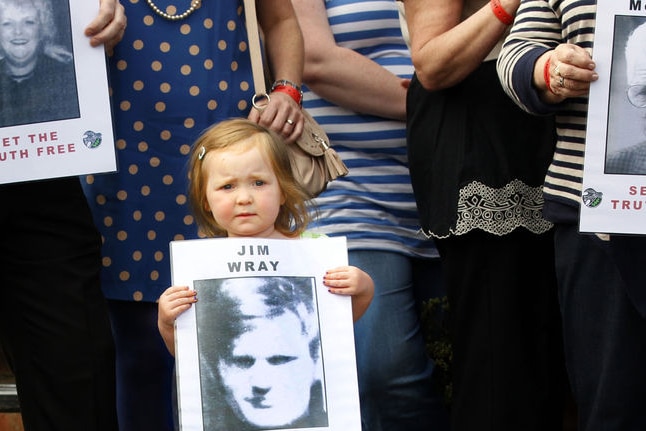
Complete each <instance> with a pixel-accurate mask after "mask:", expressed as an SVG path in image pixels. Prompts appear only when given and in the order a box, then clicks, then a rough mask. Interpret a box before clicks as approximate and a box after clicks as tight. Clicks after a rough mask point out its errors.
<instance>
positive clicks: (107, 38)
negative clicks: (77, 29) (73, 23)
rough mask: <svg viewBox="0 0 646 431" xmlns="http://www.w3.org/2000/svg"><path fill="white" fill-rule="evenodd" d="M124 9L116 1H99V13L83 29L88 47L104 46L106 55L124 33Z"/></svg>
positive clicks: (125, 22) (125, 21)
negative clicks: (88, 41) (88, 39)
mask: <svg viewBox="0 0 646 431" xmlns="http://www.w3.org/2000/svg"><path fill="white" fill-rule="evenodd" d="M126 24H127V19H126V12H125V8H124V7H123V5H122V4H121V3H119V1H118V0H101V1H100V3H99V13H98V15H97V16H96V17H95V18H94V19H93V20H92V22H90V24H89V25H88V26H87V27H86V28H85V35H86V36H88V37H89V38H90V45H92V46H99V45H102V44H103V45H105V50H106V52H107V53H108V54H112V49H113V48H114V46H115V45H116V44H117V43H118V42H119V41H120V40H121V39H122V38H123V34H124V33H125V31H126Z"/></svg>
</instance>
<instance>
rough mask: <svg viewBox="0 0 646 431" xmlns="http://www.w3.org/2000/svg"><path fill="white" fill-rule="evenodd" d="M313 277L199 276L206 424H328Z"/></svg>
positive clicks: (256, 427) (214, 427)
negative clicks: (222, 277)
mask: <svg viewBox="0 0 646 431" xmlns="http://www.w3.org/2000/svg"><path fill="white" fill-rule="evenodd" d="M314 287H315V286H314V279H313V278H311V277H277V276H274V277H257V276H256V277H241V278H226V279H211V280H197V281H195V282H194V288H195V291H196V293H197V298H198V302H197V303H196V304H195V316H196V320H197V343H198V354H199V366H200V384H201V394H202V416H203V423H204V429H205V430H209V431H218V430H223V431H224V430H237V431H240V430H274V429H285V428H313V427H327V426H328V416H327V409H326V394H325V384H324V378H323V358H322V355H321V340H320V329H319V318H318V306H317V299H316V293H315V292H316V291H315V288H314Z"/></svg>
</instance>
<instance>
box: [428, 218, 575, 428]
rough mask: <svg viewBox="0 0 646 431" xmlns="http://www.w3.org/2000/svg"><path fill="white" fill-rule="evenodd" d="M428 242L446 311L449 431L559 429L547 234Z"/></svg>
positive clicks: (560, 390) (561, 382)
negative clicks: (433, 246) (433, 247)
mask: <svg viewBox="0 0 646 431" xmlns="http://www.w3.org/2000/svg"><path fill="white" fill-rule="evenodd" d="M436 243H437V246H438V249H439V252H440V256H441V259H442V265H443V267H442V269H443V276H444V279H445V281H446V283H447V292H448V296H449V306H450V311H449V313H450V322H451V323H450V326H451V338H452V340H451V341H452V345H453V361H452V368H451V371H452V382H453V399H452V404H451V430H452V431H474V430H478V431H506V430H509V431H519V430H522V431H551V430H560V429H562V413H563V405H564V395H565V390H566V387H567V384H566V382H567V380H566V373H565V365H564V359H563V345H562V336H561V320H560V314H559V308H558V299H557V298H558V297H557V289H556V277H555V270H554V250H553V240H552V234H551V233H548V234H543V235H535V234H531V233H529V232H527V231H525V230H524V229H516V230H515V231H514V232H512V233H510V234H508V235H504V236H496V235H492V234H487V233H484V232H481V231H471V232H469V233H467V234H465V235H460V236H455V237H450V238H448V239H442V240H437V241H436Z"/></svg>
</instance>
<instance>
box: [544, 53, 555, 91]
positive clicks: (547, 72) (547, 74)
mask: <svg viewBox="0 0 646 431" xmlns="http://www.w3.org/2000/svg"><path fill="white" fill-rule="evenodd" d="M543 79H544V80H545V85H547V89H548V90H549V92H550V93H552V94H556V93H555V92H554V90H552V86H551V85H550V59H549V58H548V59H547V61H546V62H545V66H544V67H543Z"/></svg>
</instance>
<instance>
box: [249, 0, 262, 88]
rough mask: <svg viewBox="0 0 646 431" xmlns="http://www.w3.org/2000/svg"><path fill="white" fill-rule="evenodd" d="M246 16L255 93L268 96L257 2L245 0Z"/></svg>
mask: <svg viewBox="0 0 646 431" xmlns="http://www.w3.org/2000/svg"><path fill="white" fill-rule="evenodd" d="M244 15H245V23H246V26H247V37H248V38H249V56H250V57H251V72H252V73H253V86H254V90H255V91H254V92H255V94H257V95H261V94H267V88H266V87H265V72H264V69H263V66H262V52H261V50H260V46H261V45H260V32H259V31H258V18H257V16H256V0H244Z"/></svg>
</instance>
